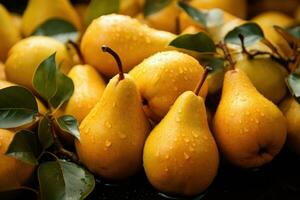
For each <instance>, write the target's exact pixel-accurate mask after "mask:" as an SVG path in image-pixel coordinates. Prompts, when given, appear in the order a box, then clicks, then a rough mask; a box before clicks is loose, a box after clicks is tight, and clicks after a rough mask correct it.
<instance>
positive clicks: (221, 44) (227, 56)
mask: <svg viewBox="0 0 300 200" xmlns="http://www.w3.org/2000/svg"><path fill="white" fill-rule="evenodd" d="M218 47H219V48H220V49H221V50H222V51H223V53H224V56H225V59H226V60H228V62H229V65H230V69H232V70H234V69H235V62H234V61H233V59H232V56H231V54H230V52H229V49H228V47H227V45H226V44H225V43H224V42H223V41H221V42H219V44H218Z"/></svg>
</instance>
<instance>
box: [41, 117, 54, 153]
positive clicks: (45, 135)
mask: <svg viewBox="0 0 300 200" xmlns="http://www.w3.org/2000/svg"><path fill="white" fill-rule="evenodd" d="M38 136H39V141H40V143H41V144H42V147H43V149H47V148H49V147H50V146H51V145H52V144H53V143H54V140H53V136H52V129H51V124H50V121H49V119H48V117H43V118H42V119H41V120H40V122H39V129H38Z"/></svg>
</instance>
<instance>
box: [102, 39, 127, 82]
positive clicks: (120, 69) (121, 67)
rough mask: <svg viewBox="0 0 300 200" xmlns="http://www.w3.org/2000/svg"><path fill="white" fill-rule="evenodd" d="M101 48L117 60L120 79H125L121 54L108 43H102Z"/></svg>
mask: <svg viewBox="0 0 300 200" xmlns="http://www.w3.org/2000/svg"><path fill="white" fill-rule="evenodd" d="M101 49H102V51H103V52H107V53H109V54H110V55H111V56H112V57H114V59H115V61H116V62H117V65H118V69H119V81H121V80H123V79H124V72H123V65H122V62H121V59H120V56H119V55H118V54H117V53H116V52H115V51H114V50H112V49H111V48H110V47H108V46H106V45H102V47H101Z"/></svg>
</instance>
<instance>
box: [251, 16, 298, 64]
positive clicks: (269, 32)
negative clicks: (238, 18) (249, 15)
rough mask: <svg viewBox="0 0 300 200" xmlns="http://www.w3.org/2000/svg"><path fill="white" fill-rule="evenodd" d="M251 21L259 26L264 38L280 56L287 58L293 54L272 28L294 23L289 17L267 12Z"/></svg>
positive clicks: (285, 26) (284, 26)
mask: <svg viewBox="0 0 300 200" xmlns="http://www.w3.org/2000/svg"><path fill="white" fill-rule="evenodd" d="M251 21H253V22H256V23H257V24H258V25H260V26H261V28H262V29H263V32H264V34H265V36H266V38H267V39H268V40H270V42H271V43H272V44H273V45H274V46H275V47H276V48H277V49H278V51H279V53H280V54H281V55H282V56H284V57H285V58H288V57H289V56H291V55H292V54H293V52H292V49H291V48H290V47H289V45H288V43H287V42H286V41H285V39H283V37H282V36H281V35H280V34H279V33H278V32H277V31H276V30H275V29H274V27H273V26H275V25H277V26H280V27H282V28H287V27H289V26H291V25H292V24H293V23H294V20H293V19H292V18H291V17H289V16H287V15H285V14H283V13H280V12H275V11H269V12H264V13H262V14H260V15H257V16H256V17H254V18H253V19H252V20H251Z"/></svg>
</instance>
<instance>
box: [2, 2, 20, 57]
mask: <svg viewBox="0 0 300 200" xmlns="http://www.w3.org/2000/svg"><path fill="white" fill-rule="evenodd" d="M13 23H14V21H13V19H12V17H11V15H10V13H8V11H7V10H6V9H5V7H4V6H3V5H2V4H0V61H2V62H4V61H5V60H6V58H7V53H8V51H9V49H10V48H11V47H12V46H13V45H14V44H15V43H16V42H18V41H19V40H20V39H21V35H20V32H19V30H18V29H17V28H16V27H15V26H13V25H12V24H13Z"/></svg>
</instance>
